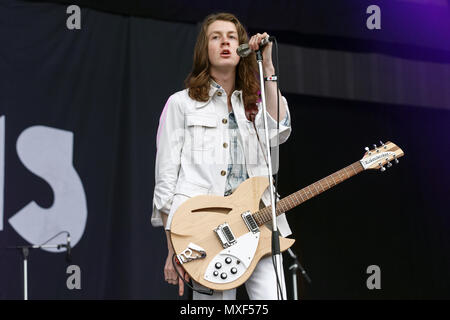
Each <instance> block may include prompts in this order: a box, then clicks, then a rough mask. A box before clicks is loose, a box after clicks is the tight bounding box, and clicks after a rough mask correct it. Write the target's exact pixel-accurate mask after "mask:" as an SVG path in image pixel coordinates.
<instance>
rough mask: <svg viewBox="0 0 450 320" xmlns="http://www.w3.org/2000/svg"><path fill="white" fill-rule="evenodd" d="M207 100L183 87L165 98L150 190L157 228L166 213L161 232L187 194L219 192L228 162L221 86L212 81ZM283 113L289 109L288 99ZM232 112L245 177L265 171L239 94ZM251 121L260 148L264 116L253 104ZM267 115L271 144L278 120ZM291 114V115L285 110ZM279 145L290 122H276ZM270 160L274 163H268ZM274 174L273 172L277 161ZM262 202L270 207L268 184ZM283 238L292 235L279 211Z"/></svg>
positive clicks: (235, 95) (224, 99) (225, 109)
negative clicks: (238, 138) (254, 111)
mask: <svg viewBox="0 0 450 320" xmlns="http://www.w3.org/2000/svg"><path fill="white" fill-rule="evenodd" d="M209 96H210V98H209V100H208V101H206V102H199V101H196V100H193V99H191V98H190V97H189V95H188V91H187V89H185V90H182V91H179V92H176V93H175V94H173V95H172V96H170V98H169V99H168V101H167V103H166V106H165V107H164V110H163V112H162V114H161V117H160V120H159V128H158V133H157V138H156V146H157V153H156V161H155V189H154V195H153V213H152V217H151V223H152V225H153V226H154V227H157V226H162V225H163V223H162V219H161V214H168V215H169V216H168V220H167V224H166V230H170V223H171V221H172V217H173V214H174V212H175V211H176V210H177V208H178V207H179V206H180V204H182V203H183V202H184V201H186V200H187V199H189V198H190V197H194V196H197V195H204V194H211V195H220V196H223V195H224V192H225V183H226V179H227V168H228V162H229V150H228V149H227V146H228V144H229V143H228V142H229V134H230V133H229V130H228V123H227V119H228V105H227V96H226V93H225V90H224V89H223V88H221V87H220V86H217V85H213V84H211V87H210V91H209ZM282 98H283V100H284V102H285V103H286V109H287V110H286V111H287V112H288V113H289V108H288V107H287V102H286V99H285V98H284V97H282ZM231 104H232V108H233V112H234V114H235V117H236V122H237V124H238V128H239V136H240V138H241V141H240V142H241V145H242V147H243V150H244V155H245V160H246V168H247V173H248V175H249V177H254V176H265V177H267V175H268V169H267V164H266V160H265V151H264V152H263V151H262V149H261V146H260V143H259V142H258V139H257V136H256V134H255V129H254V127H253V123H252V122H251V121H249V120H247V118H246V116H245V111H244V104H243V101H242V92H241V91H238V90H236V91H234V92H233V94H232V97H231ZM258 108H259V110H258V113H257V115H256V117H255V125H256V128H257V129H258V134H259V137H260V142H261V144H262V146H263V148H265V135H264V129H263V128H264V119H263V117H262V112H261V109H262V108H261V105H260V104H258ZM267 114H268V117H267V121H268V126H269V138H270V144H271V147H276V143H277V137H276V134H277V131H276V127H277V123H276V120H274V119H273V118H272V117H271V116H270V115H269V113H267ZM289 118H290V114H289ZM279 133H280V136H279V141H280V144H281V143H283V142H285V141H286V140H287V138H288V137H289V135H290V133H291V126H283V125H282V124H281V123H280V131H279ZM272 162H273V161H272ZM273 165H274V167H273V172H274V173H275V172H276V171H277V167H276V163H275V164H273ZM262 201H263V203H264V204H265V205H266V206H267V205H270V192H269V188H267V190H266V191H265V192H264V193H263V196H262ZM277 223H278V229H279V231H280V233H281V235H282V236H284V237H286V236H288V235H290V234H291V230H290V228H289V225H288V223H287V220H286V217H285V215H284V214H282V215H280V216H278V218H277Z"/></svg>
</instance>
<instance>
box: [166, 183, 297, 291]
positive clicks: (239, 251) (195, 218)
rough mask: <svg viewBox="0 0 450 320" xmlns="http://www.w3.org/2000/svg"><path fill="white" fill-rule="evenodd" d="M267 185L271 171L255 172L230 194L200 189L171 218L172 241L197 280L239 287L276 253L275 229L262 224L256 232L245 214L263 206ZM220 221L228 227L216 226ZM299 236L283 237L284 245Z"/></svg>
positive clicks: (209, 284)
mask: <svg viewBox="0 0 450 320" xmlns="http://www.w3.org/2000/svg"><path fill="white" fill-rule="evenodd" d="M268 185H269V182H268V179H267V178H266V177H253V178H250V179H247V180H246V181H244V182H243V183H241V184H240V185H239V187H238V188H237V189H236V190H235V192H234V193H233V194H231V195H229V196H227V197H221V196H213V195H201V196H197V197H193V198H190V199H189V200H186V201H185V202H184V203H183V204H181V205H180V207H179V208H178V209H177V211H176V212H175V214H174V216H173V219H172V223H171V241H172V245H173V248H174V250H175V253H176V254H177V257H178V260H179V261H180V262H181V263H182V266H183V268H184V269H185V270H186V272H187V273H188V274H189V276H190V277H191V278H192V279H193V280H194V281H196V282H198V283H200V284H201V285H203V286H205V287H207V288H210V289H213V290H229V289H233V288H236V287H238V286H240V285H241V284H243V283H244V282H245V281H246V280H247V279H248V278H249V277H250V276H251V274H252V272H253V270H254V269H255V267H256V265H257V263H258V261H259V260H260V259H261V258H262V257H264V256H266V255H268V254H270V253H271V247H272V245H271V237H272V232H271V230H270V229H269V228H268V227H266V226H265V225H262V226H259V227H258V231H257V232H255V230H252V229H251V228H249V227H248V226H247V224H246V222H245V221H244V218H243V217H242V216H241V215H242V214H243V213H244V212H247V211H248V212H250V213H253V212H256V211H258V210H259V204H260V200H261V196H262V194H263V192H264V191H265V190H266V189H267V187H268ZM224 224H226V226H224ZM220 226H222V227H224V228H223V229H221V228H219V229H220V230H216V229H217V228H218V227H220ZM228 230H231V232H232V235H233V236H232V238H231V239H233V238H234V239H235V242H233V243H232V244H230V243H228V241H227V240H230V239H229V238H226V237H225V236H224V234H225V233H227V234H229V232H228ZM219 234H220V236H219ZM221 236H222V237H223V239H222V240H221ZM224 239H225V242H224ZM294 242H295V240H293V239H287V238H283V237H280V250H281V251H285V250H287V249H288V248H289V247H290V246H292V245H293V244H294Z"/></svg>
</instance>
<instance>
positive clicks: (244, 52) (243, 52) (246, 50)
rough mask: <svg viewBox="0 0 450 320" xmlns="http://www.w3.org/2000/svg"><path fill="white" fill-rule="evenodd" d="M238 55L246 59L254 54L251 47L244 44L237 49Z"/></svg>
mask: <svg viewBox="0 0 450 320" xmlns="http://www.w3.org/2000/svg"><path fill="white" fill-rule="evenodd" d="M236 53H237V54H238V56H240V57H242V58H245V57H247V56H248V55H249V54H250V53H252V50H251V49H250V47H249V46H248V43H244V44H241V45H240V46H239V47H238V48H237V49H236Z"/></svg>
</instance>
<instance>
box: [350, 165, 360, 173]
mask: <svg viewBox="0 0 450 320" xmlns="http://www.w3.org/2000/svg"><path fill="white" fill-rule="evenodd" d="M353 165H354V163H352V164H351V166H350V167H352V169H353V171H354V172H355V174H358V173H357V172H356V170H355V168H354V167H353Z"/></svg>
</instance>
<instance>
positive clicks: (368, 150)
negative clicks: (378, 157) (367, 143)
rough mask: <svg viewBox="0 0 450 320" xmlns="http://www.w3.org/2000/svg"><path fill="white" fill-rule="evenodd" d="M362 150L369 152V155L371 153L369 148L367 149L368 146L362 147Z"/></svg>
mask: <svg viewBox="0 0 450 320" xmlns="http://www.w3.org/2000/svg"><path fill="white" fill-rule="evenodd" d="M364 150H366V152H368V153H369V156H370V155H371V152H370V149H369V147H365V148H364Z"/></svg>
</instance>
